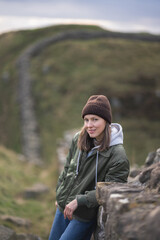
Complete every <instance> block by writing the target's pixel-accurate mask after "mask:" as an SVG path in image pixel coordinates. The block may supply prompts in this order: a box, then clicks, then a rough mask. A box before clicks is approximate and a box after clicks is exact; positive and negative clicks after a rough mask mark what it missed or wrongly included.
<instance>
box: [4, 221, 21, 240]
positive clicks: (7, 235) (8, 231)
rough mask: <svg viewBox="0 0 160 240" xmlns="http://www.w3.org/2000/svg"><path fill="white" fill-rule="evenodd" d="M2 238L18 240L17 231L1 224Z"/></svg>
mask: <svg viewBox="0 0 160 240" xmlns="http://www.w3.org/2000/svg"><path fill="white" fill-rule="evenodd" d="M0 240H17V238H16V233H15V232H14V231H13V230H12V229H10V228H7V227H4V226H3V225H0Z"/></svg>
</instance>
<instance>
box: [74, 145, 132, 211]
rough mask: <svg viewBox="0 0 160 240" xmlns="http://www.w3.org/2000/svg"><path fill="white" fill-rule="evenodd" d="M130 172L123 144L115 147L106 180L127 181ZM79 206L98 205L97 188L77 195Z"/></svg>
mask: <svg viewBox="0 0 160 240" xmlns="http://www.w3.org/2000/svg"><path fill="white" fill-rule="evenodd" d="M128 174H129V161H128V159H127V157H126V154H125V151H124V148H123V147H122V146H120V147H117V148H116V149H114V151H113V153H112V157H111V159H110V165H109V168H108V171H107V172H106V175H105V182H122V183H125V182H127V178H128ZM76 199H77V202H78V206H82V205H85V206H87V207H89V208H91V207H97V206H98V205H99V204H98V202H97V199H96V190H92V191H88V192H85V194H84V195H77V197H76Z"/></svg>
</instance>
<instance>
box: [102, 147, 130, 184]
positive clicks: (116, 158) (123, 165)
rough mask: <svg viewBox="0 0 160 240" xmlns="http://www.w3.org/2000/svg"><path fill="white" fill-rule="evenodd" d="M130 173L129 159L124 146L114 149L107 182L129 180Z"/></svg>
mask: <svg viewBox="0 0 160 240" xmlns="http://www.w3.org/2000/svg"><path fill="white" fill-rule="evenodd" d="M128 175H129V161H128V159H127V157H126V154H125V150H124V148H123V146H118V147H117V148H115V149H114V150H113V153H112V157H111V160H110V165H109V169H108V171H107V173H106V176H105V182H121V183H125V182H127V178H128Z"/></svg>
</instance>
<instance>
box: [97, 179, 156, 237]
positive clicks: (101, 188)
mask: <svg viewBox="0 0 160 240" xmlns="http://www.w3.org/2000/svg"><path fill="white" fill-rule="evenodd" d="M96 197H97V200H98V202H99V204H100V205H101V206H100V208H99V212H98V227H97V229H96V236H95V239H96V240H103V239H104V240H106V239H107V240H120V239H124V240H127V239H128V240H129V239H134V240H136V239H137V240H141V239H145V240H146V239H147V240H150V239H155V240H156V239H157V240H158V239H159V238H158V236H160V228H159V225H158V223H159V219H160V195H158V194H157V193H155V192H152V191H148V188H147V186H146V185H141V186H135V185H133V184H132V183H130V184H129V183H97V188H96ZM151 236H152V237H151Z"/></svg>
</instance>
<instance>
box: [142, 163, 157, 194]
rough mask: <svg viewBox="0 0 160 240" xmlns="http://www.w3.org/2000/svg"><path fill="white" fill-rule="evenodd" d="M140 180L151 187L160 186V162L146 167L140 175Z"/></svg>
mask: <svg viewBox="0 0 160 240" xmlns="http://www.w3.org/2000/svg"><path fill="white" fill-rule="evenodd" d="M139 181H140V182H141V183H142V184H146V186H147V187H148V188H150V189H155V188H157V192H158V191H159V190H158V189H159V188H160V163H155V164H152V165H151V166H150V167H148V168H145V169H144V170H143V171H142V173H141V174H140V176H139Z"/></svg>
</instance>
